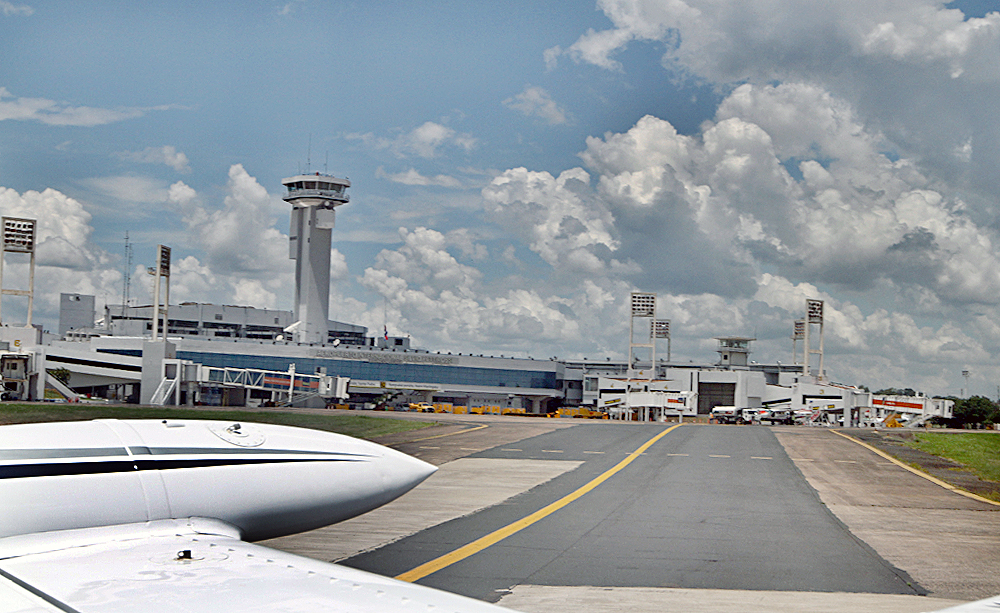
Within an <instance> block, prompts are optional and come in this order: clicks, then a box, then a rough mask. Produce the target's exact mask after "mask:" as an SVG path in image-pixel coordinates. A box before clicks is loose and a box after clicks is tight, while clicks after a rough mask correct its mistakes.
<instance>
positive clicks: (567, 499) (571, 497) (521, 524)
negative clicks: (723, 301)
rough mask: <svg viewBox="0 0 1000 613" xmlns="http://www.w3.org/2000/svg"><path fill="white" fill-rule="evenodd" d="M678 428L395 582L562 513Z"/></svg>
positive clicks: (442, 565) (461, 557) (417, 577)
mask: <svg viewBox="0 0 1000 613" xmlns="http://www.w3.org/2000/svg"><path fill="white" fill-rule="evenodd" d="M680 425H681V424H677V425H674V426H671V427H669V428H667V429H666V430H664V431H663V432H660V433H659V434H657V435H656V436H654V437H653V438H651V439H649V440H648V441H646V442H645V443H644V444H643V445H642V446H641V447H639V448H638V449H636V450H635V451H633V452H632V453H630V454H629V455H628V457H626V458H625V459H624V460H622V461H621V462H619V463H618V464H616V465H615V466H614V467H613V468H610V469H608V470H607V471H605V472H604V473H603V474H601V475H600V476H599V477H596V478H595V479H594V480H592V481H591V482H589V483H587V484H586V485H584V486H582V487H581V488H579V489H578V490H576V491H575V492H572V493H570V494H567V495H565V496H563V497H562V498H560V499H559V500H557V501H555V502H553V503H552V504H550V505H548V506H546V507H544V508H542V509H539V510H538V511H535V512H534V513H532V514H531V515H528V516H527V517H525V518H523V519H519V520H517V521H516V522H514V523H512V524H509V525H507V526H504V527H503V528H500V529H499V530H495V531H493V532H491V533H489V534H487V535H486V536H484V537H481V538H479V539H476V540H475V541H472V542H471V543H469V544H468V545H465V546H463V547H459V548H458V549H456V550H455V551H452V552H451V553H446V554H444V555H443V556H440V557H438V558H435V559H433V560H431V561H430V562H426V563H424V564H421V565H420V566H418V567H416V568H414V569H413V570H409V571H406V572H405V573H403V574H401V575H396V579H400V580H402V581H410V582H413V581H418V580H420V579H423V578H424V577H426V576H428V575H431V574H433V573H436V572H437V571H439V570H441V569H442V568H445V567H447V566H451V565H452V564H454V563H455V562H459V561H461V560H464V559H465V558H468V557H469V556H471V555H474V554H476V553H479V552H480V551H482V550H484V549H486V548H487V547H490V546H491V545H495V544H496V543H499V542H500V541H502V540H503V539H505V538H507V537H508V536H511V535H512V534H515V533H516V532H519V531H521V530H523V529H525V528H527V527H528V526H530V525H531V524H533V523H535V522H537V521H539V520H541V519H544V518H546V517H548V516H549V515H552V514H553V513H555V512H556V511H558V510H559V509H561V508H563V507H565V506H566V505H568V504H569V503H571V502H573V501H575V500H577V499H579V498H580V497H581V496H583V495H584V494H586V493H587V492H589V491H591V490H593V489H594V488H596V487H597V486H598V485H600V484H602V483H604V482H605V481H607V480H608V479H610V478H611V477H613V476H614V475H615V474H616V473H618V472H619V471H621V470H622V469H623V468H625V467H626V466H628V465H629V464H631V463H632V462H633V461H634V460H635V459H636V458H638V457H639V456H640V455H642V454H643V453H644V452H645V451H646V450H647V449H649V448H650V447H652V446H653V443H655V442H656V441H658V440H660V439H661V438H663V437H664V436H666V435H667V434H668V433H669V432H670V431H672V430H674V429H676V428H677V427H679V426H680Z"/></svg>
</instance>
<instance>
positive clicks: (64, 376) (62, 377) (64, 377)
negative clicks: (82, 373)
mask: <svg viewBox="0 0 1000 613" xmlns="http://www.w3.org/2000/svg"><path fill="white" fill-rule="evenodd" d="M48 373H49V374H50V375H52V376H53V377H55V378H56V379H57V380H58V381H59V382H60V383H62V384H63V385H69V377H70V375H71V374H72V373H70V371H69V369H68V368H52V369H49V371H48Z"/></svg>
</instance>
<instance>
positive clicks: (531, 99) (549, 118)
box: [503, 85, 568, 125]
mask: <svg viewBox="0 0 1000 613" xmlns="http://www.w3.org/2000/svg"><path fill="white" fill-rule="evenodd" d="M503 105H504V106H506V107H507V108H509V109H514V110H515V111H520V112H522V113H524V114H525V115H527V116H528V117H539V118H541V119H544V120H545V121H546V122H547V123H549V124H552V125H558V124H564V123H566V122H567V121H568V118H567V115H566V111H564V110H563V109H562V108H561V107H560V106H559V105H558V104H556V101H555V100H553V99H552V96H550V95H549V92H547V91H545V90H544V89H543V88H541V87H533V86H530V85H529V86H527V87H525V88H524V91H522V92H521V93H519V94H517V95H516V96H513V97H511V98H507V99H506V100H504V101H503Z"/></svg>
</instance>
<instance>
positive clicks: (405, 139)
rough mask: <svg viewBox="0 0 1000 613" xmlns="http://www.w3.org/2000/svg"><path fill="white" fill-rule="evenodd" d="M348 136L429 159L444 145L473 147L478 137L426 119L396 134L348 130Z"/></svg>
mask: <svg viewBox="0 0 1000 613" xmlns="http://www.w3.org/2000/svg"><path fill="white" fill-rule="evenodd" d="M346 138H348V139H350V140H358V141H361V142H363V143H365V144H366V145H368V146H369V147H372V148H375V149H387V150H389V151H390V152H392V153H393V154H394V155H395V156H396V157H399V158H407V157H412V156H417V157H421V158H425V159H429V158H434V157H437V156H438V155H440V154H441V149H442V148H444V147H451V148H458V149H461V150H462V151H471V150H472V149H474V148H475V147H476V144H477V141H476V139H475V138H474V137H473V136H472V135H471V134H464V133H460V132H457V131H456V130H454V129H452V128H449V127H448V126H445V125H442V124H439V123H435V122H433V121H427V122H424V124H422V125H420V126H418V127H416V128H414V129H413V130H411V131H409V132H406V133H403V134H399V135H398V136H396V137H394V138H387V137H381V136H376V135H374V134H372V133H370V132H369V133H366V134H348V135H347V136H346Z"/></svg>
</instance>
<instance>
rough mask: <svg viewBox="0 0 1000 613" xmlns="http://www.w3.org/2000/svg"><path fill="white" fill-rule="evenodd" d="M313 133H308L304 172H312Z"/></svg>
mask: <svg viewBox="0 0 1000 613" xmlns="http://www.w3.org/2000/svg"><path fill="white" fill-rule="evenodd" d="M312 156H313V133H312V132H310V133H309V148H308V149H306V174H309V173H310V172H312Z"/></svg>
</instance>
